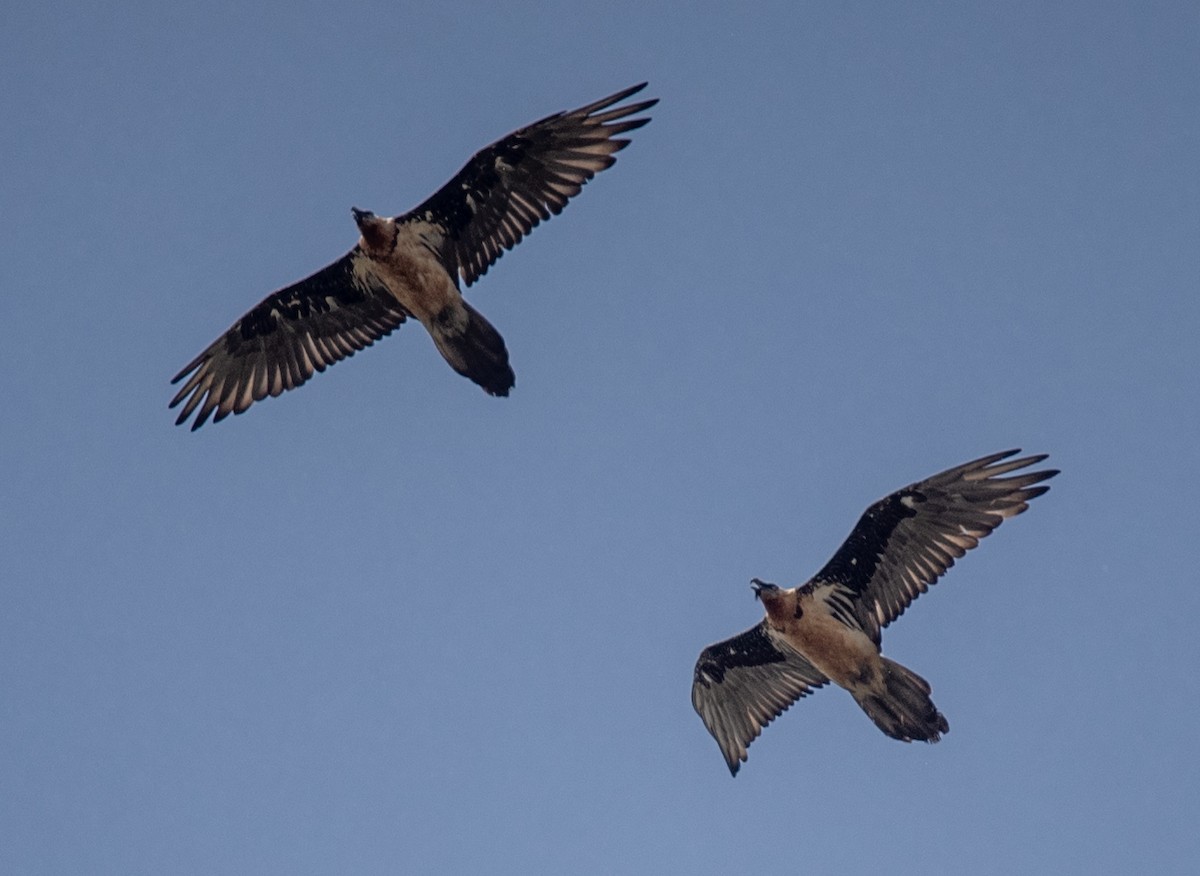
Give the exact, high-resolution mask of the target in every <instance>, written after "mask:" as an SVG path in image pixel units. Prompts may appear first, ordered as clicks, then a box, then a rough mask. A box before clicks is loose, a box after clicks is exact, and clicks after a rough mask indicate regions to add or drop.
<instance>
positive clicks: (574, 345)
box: [0, 2, 1200, 876]
mask: <svg viewBox="0 0 1200 876" xmlns="http://www.w3.org/2000/svg"><path fill="white" fill-rule="evenodd" d="M900 6H901V4H892V3H846V4H831V3H791V2H789V3H779V4H761V5H759V6H753V7H747V6H745V5H744V4H741V5H739V4H729V3H712V4H693V5H692V6H691V8H690V9H689V11H687V12H686V13H685V12H671V13H668V12H664V11H663V8H662V7H659V6H657V5H656V4H648V3H626V2H605V3H596V4H556V3H520V2H513V3H505V4H466V3H444V2H437V3H420V4H419V3H404V2H392V3H340V4H320V3H304V4H292V5H285V4H278V5H273V4H243V3H212V4H199V5H193V6H189V7H184V6H180V5H178V4H166V5H164V4H83V3H78V4H70V3H53V2H47V3H30V2H25V3H10V4H7V5H6V6H5V8H4V11H3V12H0V81H2V82H3V83H4V85H3V87H0V117H2V118H3V119H4V121H3V124H0V155H2V156H3V166H4V172H3V174H0V204H2V205H3V209H2V210H0V291H2V295H0V316H2V325H3V328H2V329H0V331H2V332H3V343H0V412H2V413H0V447H2V448H3V450H2V457H0V459H2V468H0V474H2V477H3V485H2V486H0V532H2V533H3V536H2V539H3V551H2V554H0V563H2V566H0V569H2V581H0V872H4V873H12V874H30V876H32V874H122V876H129V874H164V873H170V874H247V873H254V874H376V873H378V874H394V873H498V874H505V873H514V874H516V873H520V874H525V873H573V874H611V873H647V874H675V873H680V874H685V873H686V874H707V873H712V874H722V873H732V872H754V873H773V872H845V873H878V872H888V873H898V874H906V873H921V874H927V873H938V872H941V873H948V872H963V873H965V872H971V873H998V874H999V873H1005V874H1007V873H1013V872H1054V873H1089V874H1092V873H1106V872H1108V873H1127V872H1135V871H1140V872H1151V871H1153V872H1156V873H1172V872H1176V873H1183V872H1194V867H1195V866H1196V861H1197V859H1198V858H1200V829H1198V825H1200V756H1198V754H1197V741H1196V740H1197V738H1198V737H1200V673H1197V665H1198V664H1200V646H1198V645H1197V642H1196V636H1195V632H1194V630H1195V617H1196V615H1197V613H1198V612H1200V587H1198V586H1197V585H1198V583H1200V582H1198V580H1197V577H1198V576H1197V573H1196V570H1195V558H1194V554H1195V544H1196V538H1197V522H1196V521H1197V515H1196V495H1197V489H1198V487H1200V484H1198V478H1197V471H1198V470H1200V412H1198V410H1200V406H1198V404H1197V402H1198V401H1200V390H1198V389H1197V384H1198V381H1200V340H1198V336H1200V302H1198V291H1200V160H1198V158H1197V156H1200V7H1197V5H1196V4H1195V3H1194V2H1177V3H1155V2H1138V3H1078V4H1071V3H1064V4H1045V3H1008V4H998V5H997V4H982V3H974V4H964V3H957V2H942V3H924V4H919V5H918V6H917V8H908V9H902V8H900ZM644 79H646V80H649V81H650V87H649V88H648V89H647V94H648V95H651V96H656V97H659V98H661V101H662V102H661V104H660V105H659V106H658V107H656V108H655V110H654V111H653V113H652V115H653V116H654V121H653V123H652V124H650V125H649V126H648V127H646V128H644V129H642V130H640V131H638V132H636V134H635V135H634V143H633V145H632V146H631V147H630V148H628V149H627V150H626V151H624V152H623V153H621V156H620V160H619V161H618V163H617V165H616V166H615V167H614V168H613V169H612V170H609V171H606V172H605V173H603V174H602V175H601V176H600V177H598V178H597V179H596V180H594V181H593V182H592V183H591V184H589V185H588V186H587V187H586V189H585V190H584V192H583V193H582V195H581V196H580V197H579V198H577V199H576V200H574V201H573V202H572V203H571V205H570V206H569V207H568V208H567V210H566V211H565V213H564V214H563V215H562V216H560V217H557V218H555V219H553V220H552V221H551V222H550V223H548V224H547V225H545V226H543V227H540V228H538V229H537V230H536V231H535V232H534V233H533V235H532V236H531V237H529V238H528V239H527V240H526V241H525V242H524V243H522V244H521V245H520V246H519V247H518V248H517V249H516V250H515V251H514V252H511V253H508V254H507V255H505V257H504V258H503V259H502V260H501V261H500V262H499V263H498V264H497V265H496V266H495V267H494V268H493V269H492V270H491V271H489V273H488V275H487V276H486V277H484V278H483V280H482V281H481V282H480V283H478V284H477V285H476V286H474V287H472V288H471V289H470V290H468V293H467V294H468V298H469V299H470V300H471V301H472V302H473V303H475V304H476V305H477V306H478V307H479V308H480V309H481V310H482V311H483V313H485V314H486V315H487V316H488V318H489V319H490V320H491V321H492V322H493V323H494V324H495V325H496V326H497V327H498V328H499V330H500V331H501V332H502V333H503V335H504V337H505V339H506V341H507V343H508V347H509V350H510V352H511V356H512V362H513V365H514V368H515V370H516V373H517V386H516V389H515V391H514V392H513V395H512V396H511V397H510V398H508V399H494V398H489V397H487V396H485V395H484V394H483V393H482V392H481V391H480V390H479V389H478V388H477V387H476V386H474V385H473V384H471V383H470V382H469V381H467V380H464V379H463V378H461V377H459V376H458V375H456V374H454V373H453V372H452V371H451V370H450V369H449V368H447V367H446V365H445V364H444V363H443V362H442V361H441V359H440V357H439V356H438V355H437V354H436V352H435V350H434V349H433V345H432V343H431V342H430V340H429V337H428V336H427V335H426V334H425V333H424V332H423V331H422V330H421V329H420V328H418V327H414V326H412V325H408V326H404V327H402V328H401V329H400V330H399V331H398V332H397V333H395V334H394V335H393V336H391V337H389V338H388V339H386V340H385V341H383V342H382V343H380V344H378V345H377V346H375V347H373V348H371V349H369V350H367V351H365V352H363V353H360V354H359V355H356V356H355V357H354V358H353V359H351V360H349V361H347V362H343V363H341V364H338V365H336V366H334V367H333V368H332V369H330V370H329V371H327V372H326V373H325V374H322V375H319V376H318V377H316V378H315V379H314V380H313V381H312V382H311V383H309V384H308V385H306V386H304V387H303V388H302V389H300V390H298V391H296V392H291V393H288V394H286V395H285V396H284V397H282V398H279V399H273V400H269V401H266V402H264V403H261V404H258V405H255V406H254V407H253V408H252V409H251V410H250V411H249V412H248V413H247V414H245V415H243V416H239V417H233V418H230V419H229V420H226V421H225V422H222V423H220V424H217V425H209V426H206V427H205V428H204V429H203V430H201V431H200V432H198V433H196V434H189V433H188V432H187V431H186V430H185V429H182V428H176V427H174V426H173V425H172V423H173V420H174V414H173V413H172V412H169V411H168V410H167V407H166V405H167V401H168V400H169V399H170V397H171V394H172V391H171V388H170V387H169V386H168V379H169V378H170V377H171V376H172V375H173V374H174V373H175V372H176V371H177V370H178V369H179V368H180V367H181V366H182V365H183V364H185V363H186V362H187V361H189V360H190V359H191V358H192V357H193V356H194V355H195V354H196V353H198V352H199V351H200V350H201V349H202V348H203V347H204V346H205V345H207V344H208V343H209V342H210V341H212V340H213V339H214V338H215V337H217V336H218V335H219V334H220V333H221V332H223V331H224V330H225V329H226V328H227V327H228V326H229V325H230V324H231V323H232V322H233V321H234V320H235V319H236V318H237V317H238V316H240V315H241V314H242V313H243V312H244V311H245V310H247V309H248V308H249V307H250V306H251V305H253V304H255V303H256V302H257V301H259V300H260V299H261V298H262V297H263V296H264V295H266V294H267V293H268V292H270V291H272V290H273V289H275V288H277V287H279V286H282V285H285V284H287V283H289V282H291V281H294V280H297V279H299V278H301V277H303V276H305V275H307V274H308V273H310V272H312V271H313V270H315V269H317V268H319V267H321V266H323V265H325V264H327V263H328V262H330V261H332V260H333V259H334V258H336V257H338V256H340V255H341V254H342V253H343V252H345V251H346V250H347V249H348V248H349V247H350V246H351V245H352V244H353V243H354V241H355V239H356V237H357V232H356V229H355V227H354V224H353V221H352V219H351V216H350V207H351V206H352V205H353V206H358V207H362V208H367V209H373V210H376V211H379V212H386V213H399V212H402V211H404V210H406V209H408V208H409V207H411V206H414V205H415V204H416V203H418V202H419V201H420V200H421V199H423V198H424V197H425V196H426V195H428V194H429V193H431V192H432V191H433V190H434V189H436V188H437V187H438V186H440V185H441V184H442V183H443V182H445V181H446V180H447V179H448V178H449V177H450V176H451V175H452V174H453V173H454V172H455V171H457V170H458V169H459V167H460V166H461V165H462V164H463V162H465V161H466V159H467V158H468V157H469V156H470V155H471V154H472V153H473V152H474V151H475V150H476V149H479V148H480V147H482V146H484V145H486V144H487V143H489V142H491V141H493V140H495V139H496V138H498V137H500V136H502V135H503V134H505V133H507V132H509V131H511V130H512V129H514V128H516V127H519V126H521V125H523V124H526V123H528V122H530V121H532V120H534V119H536V118H540V117H541V116H544V115H546V114H548V113H551V112H555V111H557V110H561V109H567V108H571V107H575V106H578V105H580V104H582V103H585V102H588V101H590V100H593V99H595V98H598V97H601V96H603V95H605V94H608V93H610V92H612V91H615V90H617V89H619V88H621V87H624V86H626V85H629V84H632V83H635V82H639V81H641V80H644ZM1017 446H1020V447H1024V448H1025V449H1026V450H1027V451H1029V452H1047V453H1050V454H1051V464H1053V465H1054V466H1056V467H1059V468H1061V469H1062V471H1063V473H1062V474H1061V475H1060V476H1059V477H1058V478H1057V479H1055V481H1054V482H1053V488H1052V489H1051V491H1050V492H1049V494H1047V495H1046V496H1045V497H1044V498H1041V499H1038V500H1037V501H1036V502H1035V503H1034V504H1033V506H1032V507H1031V509H1030V511H1029V512H1028V513H1026V514H1025V515H1023V516H1021V517H1019V518H1017V519H1015V520H1012V521H1009V522H1008V523H1006V524H1005V525H1004V526H1003V527H1001V529H1000V530H999V531H998V532H997V533H995V534H994V535H993V536H991V537H990V538H988V539H987V540H986V541H985V542H984V543H983V545H982V546H981V547H980V548H979V549H978V550H977V551H975V552H973V553H971V554H970V555H969V556H968V557H966V558H965V559H964V560H963V561H961V562H960V563H959V564H958V565H957V566H956V567H955V568H954V569H953V570H952V571H951V572H950V574H949V576H948V577H947V578H946V579H944V580H943V581H942V582H941V583H940V584H939V585H938V586H937V587H936V588H934V590H933V591H932V592H931V593H930V594H928V595H926V596H924V597H922V598H921V599H920V600H919V601H918V602H917V603H916V604H915V605H914V606H913V607H912V608H910V609H909V611H908V612H907V613H906V614H905V616H904V617H903V618H901V619H900V621H899V622H898V623H896V624H895V625H893V626H892V627H890V628H889V629H888V630H887V631H886V632H885V635H884V650H885V653H887V654H888V655H889V656H891V657H893V658H895V659H897V660H899V661H900V662H902V663H904V664H906V665H908V666H910V667H912V668H913V669H914V670H916V671H917V672H919V673H920V674H922V675H923V676H925V677H926V678H928V679H929V680H930V682H931V683H932V685H933V694H934V699H935V702H936V703H937V705H938V707H939V708H940V709H941V710H942V711H943V712H944V713H945V714H946V716H947V717H948V718H949V721H950V727H951V731H950V733H949V735H948V736H947V737H946V739H945V740H944V741H943V742H942V743H941V744H939V745H937V746H925V745H919V744H917V745H903V744H901V743H898V742H895V741H893V740H890V739H887V738H886V737H884V736H883V735H882V734H881V733H880V732H879V731H878V730H877V729H876V728H875V727H874V726H873V725H872V724H871V722H870V721H869V720H868V719H867V718H866V716H865V715H863V714H862V712H861V711H860V710H859V709H858V708H857V707H856V706H855V704H854V703H853V701H852V700H851V698H850V697H849V696H848V695H847V694H846V693H845V692H843V691H840V690H837V689H825V690H822V691H820V692H819V693H817V694H816V695H815V696H813V697H811V698H809V699H806V700H804V701H802V702H801V703H799V704H797V705H796V706H794V707H793V708H792V709H791V710H790V711H789V712H787V713H786V714H785V715H784V716H783V717H782V718H781V719H780V720H778V721H777V722H775V723H774V724H772V725H771V726H770V727H769V728H768V729H767V731H766V732H765V734H764V735H763V736H762V738H760V739H759V740H758V741H757V742H756V743H755V744H754V745H753V747H752V748H751V750H750V760H749V763H748V764H747V765H746V766H745V767H744V768H743V769H742V771H741V773H740V774H739V776H738V777H737V778H736V779H731V778H730V776H729V773H728V771H727V770H726V768H725V765H724V763H723V762H722V760H721V756H720V753H719V752H718V750H717V747H716V744H715V743H714V742H713V740H712V739H711V738H710V737H709V735H708V733H707V732H706V731H705V729H704V727H703V725H702V724H701V722H700V720H699V719H698V718H697V717H696V715H695V714H694V712H693V711H692V707H691V704H690V700H689V692H690V687H691V673H692V667H693V664H694V661H695V659H696V656H697V654H698V653H699V651H700V649H701V648H703V647H704V646H705V645H708V644H709V643H711V642H713V641H716V640H718V639H723V638H726V637H727V636H730V635H732V634H734V633H737V632H740V631H741V630H743V629H745V628H747V627H749V626H750V625H752V624H754V623H756V622H757V621H758V619H759V618H760V617H761V608H760V607H759V606H758V605H757V604H756V603H755V602H754V600H753V598H752V594H751V591H750V588H749V586H748V581H749V579H750V578H751V577H752V576H756V575H757V576H760V577H763V578H767V579H769V580H774V581H778V582H780V583H784V584H796V583H800V582H802V581H803V580H804V579H805V578H807V577H808V576H809V575H810V574H812V573H813V572H814V571H815V570H816V569H817V568H819V567H820V565H821V564H823V563H824V562H825V560H827V559H828V557H829V556H830V555H831V554H832V552H833V551H834V549H835V548H836V547H837V546H838V544H839V543H840V542H841V539H842V538H843V537H844V536H845V535H846V533H847V532H848V531H849V530H850V528H851V526H852V525H853V524H854V522H855V520H856V519H857V517H858V515H859V514H860V513H861V512H862V511H863V510H864V509H865V508H866V506H867V505H868V504H869V503H870V502H872V501H874V500H875V499H877V498H879V497H880V496H882V495H884V494H885V493H888V492H890V491H892V490H893V489H896V488H898V487H901V486H903V485H905V484H907V483H909V482H911V481H914V480H916V479H918V478H921V477H924V476H926V475H929V474H932V473H934V472H936V471H939V470H941V469H943V468H946V467H949V466H951V465H955V464H958V463H960V462H964V461H966V460H968V459H971V458H973V457H976V456H980V455H983V454H985V453H988V452H991V451H997V450H1003V449H1006V448H1009V447H1017Z"/></svg>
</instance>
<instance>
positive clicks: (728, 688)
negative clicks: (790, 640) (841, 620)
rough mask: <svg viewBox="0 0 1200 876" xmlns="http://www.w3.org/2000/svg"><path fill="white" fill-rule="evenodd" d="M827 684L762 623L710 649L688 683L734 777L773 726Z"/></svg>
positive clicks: (698, 711) (699, 661)
mask: <svg viewBox="0 0 1200 876" xmlns="http://www.w3.org/2000/svg"><path fill="white" fill-rule="evenodd" d="M828 681H829V679H827V678H826V677H825V676H824V675H823V674H822V673H821V672H820V671H819V670H818V669H817V668H816V667H815V666H813V665H812V664H811V663H809V662H808V660H806V659H805V658H804V657H803V656H802V655H801V654H800V652H798V651H797V650H796V649H794V648H793V647H791V646H790V645H788V644H787V642H785V641H784V640H783V639H777V638H775V637H773V636H772V635H771V634H770V632H769V631H768V629H767V625H766V622H765V621H764V622H763V623H760V624H759V625H758V626H756V627H753V628H751V629H749V630H746V632H744V633H742V634H740V635H737V636H734V637H733V638H732V639H726V640H725V641H724V642H718V643H717V644H715V645H709V646H708V647H707V648H705V649H704V650H703V651H702V652H701V653H700V659H699V660H697V661H696V670H695V674H694V676H693V680H692V706H693V707H694V708H695V709H696V713H697V714H699V715H700V718H701V719H702V720H703V721H704V726H706V727H707V728H708V732H709V733H711V734H712V735H713V737H714V738H715V739H716V740H717V745H719V746H720V748H721V754H723V755H724V756H725V763H726V764H728V766H729V772H730V773H731V774H733V775H735V776H736V775H737V771H738V768H739V767H741V765H742V763H743V762H744V761H745V760H746V749H747V747H748V746H749V745H750V743H751V742H753V741H754V740H755V739H756V738H757V737H758V735H759V734H760V733H761V732H762V730H763V728H764V727H766V726H767V725H768V724H769V723H771V721H773V720H774V719H775V718H777V717H779V716H780V715H781V714H783V712H784V711H785V710H786V709H787V708H788V706H790V705H791V704H792V703H794V702H796V700H798V699H800V698H801V697H803V696H805V695H807V694H809V693H811V692H812V691H814V690H816V689H817V688H819V687H820V686H821V685H823V684H825V683H827V682H828Z"/></svg>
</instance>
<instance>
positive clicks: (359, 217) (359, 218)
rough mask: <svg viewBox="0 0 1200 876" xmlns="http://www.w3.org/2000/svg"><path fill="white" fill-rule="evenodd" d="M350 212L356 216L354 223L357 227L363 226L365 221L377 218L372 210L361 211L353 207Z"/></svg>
mask: <svg viewBox="0 0 1200 876" xmlns="http://www.w3.org/2000/svg"><path fill="white" fill-rule="evenodd" d="M350 212H351V213H352V214H353V215H354V223H355V224H356V225H362V224H363V220H365V219H373V218H375V214H374V213H372V212H371V211H370V210H360V209H358V207H351V208H350Z"/></svg>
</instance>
